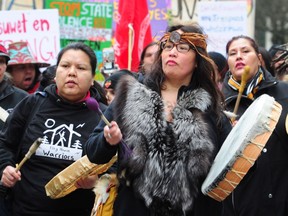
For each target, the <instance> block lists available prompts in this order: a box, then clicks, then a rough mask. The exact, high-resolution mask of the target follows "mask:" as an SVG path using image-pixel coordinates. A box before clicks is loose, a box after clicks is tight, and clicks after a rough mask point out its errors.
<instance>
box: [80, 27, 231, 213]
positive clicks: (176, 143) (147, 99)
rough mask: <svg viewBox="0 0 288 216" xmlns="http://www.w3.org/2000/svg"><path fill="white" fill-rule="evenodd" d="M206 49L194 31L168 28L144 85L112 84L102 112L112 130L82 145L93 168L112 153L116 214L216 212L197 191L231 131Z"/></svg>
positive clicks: (100, 130) (129, 80) (101, 128)
mask: <svg viewBox="0 0 288 216" xmlns="http://www.w3.org/2000/svg"><path fill="white" fill-rule="evenodd" d="M206 46H207V44H206V35H204V34H203V33H202V30H201V28H200V27H199V26H198V25H196V24H193V25H175V26H172V27H169V29H168V31H167V32H166V33H165V35H164V36H163V37H162V38H161V40H160V41H159V48H160V49H159V52H158V53H157V56H156V61H155V63H154V66H153V70H152V72H151V73H149V75H147V77H145V80H144V85H143V84H141V83H139V82H137V80H135V78H134V77H132V76H124V77H122V78H121V80H120V82H118V85H117V90H116V97H115V98H114V101H113V103H112V104H111V105H110V106H109V108H108V110H107V112H105V116H106V117H107V119H108V120H110V121H111V126H110V127H108V126H105V123H104V122H101V123H99V125H98V126H97V127H96V128H95V130H94V132H93V133H92V134H91V135H90V138H89V139H88V141H87V143H86V145H84V146H85V151H86V153H87V156H88V158H89V159H90V161H91V162H94V163H97V164H103V163H107V162H108V161H109V160H110V159H111V158H112V156H114V155H115V154H116V153H117V152H118V156H119V164H118V178H119V181H120V186H119V188H118V196H117V198H116V200H115V203H114V215H121V216H123V215H125V216H130V215H131V216H132V215H133V216H135V215H137V216H139V215H140V216H142V215H143V216H144V215H145V216H146V215H147V216H148V215H161V216H163V215H165V216H169V215H173V216H178V215H179V216H181V215H205V216H207V215H214V216H215V215H217V214H218V213H219V214H220V211H221V206H220V203H218V202H217V201H214V200H212V199H211V198H209V197H206V196H204V195H202V194H201V192H200V187H201V183H202V181H203V180H204V179H205V176H206V175H207V173H208V171H209V168H210V166H211V163H212V161H213V159H214V157H215V155H216V153H217V151H218V150H219V148H220V146H221V144H222V143H223V141H224V139H225V138H226V136H227V134H228V133H229V132H230V129H231V126H230V122H229V121H228V119H227V118H226V117H224V116H223V114H222V107H221V104H222V103H221V102H222V97H221V93H219V90H218V88H217V85H216V83H215V81H214V80H215V79H214V77H215V73H214V71H213V66H212V64H211V61H212V60H211V59H210V58H209V57H208V55H207V51H206ZM112 120H114V121H112ZM116 122H117V123H116ZM219 214H218V215H219Z"/></svg>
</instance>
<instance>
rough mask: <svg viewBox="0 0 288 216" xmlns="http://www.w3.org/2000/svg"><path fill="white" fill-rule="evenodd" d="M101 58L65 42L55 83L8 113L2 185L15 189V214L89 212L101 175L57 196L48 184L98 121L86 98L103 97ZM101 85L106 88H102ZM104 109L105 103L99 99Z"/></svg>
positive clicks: (1, 150)
mask: <svg viewBox="0 0 288 216" xmlns="http://www.w3.org/2000/svg"><path fill="white" fill-rule="evenodd" d="M96 64H97V59H96V56H95V53H94V51H93V50H92V49H91V48H90V47H88V46H87V45H85V44H83V43H71V44H69V45H67V46H66V47H64V48H63V49H62V50H61V51H60V53H59V55H58V58H57V63H56V65H57V68H56V76H55V84H51V85H49V86H47V87H46V88H45V89H44V91H43V92H37V93H35V94H30V95H28V96H27V97H26V98H25V99H23V100H22V101H21V102H20V103H19V104H18V106H17V107H16V108H15V109H14V111H13V112H12V113H11V114H10V115H9V117H8V119H7V121H6V123H5V125H4V127H3V130H2V132H1V133H0V173H1V184H2V185H3V186H5V187H8V188H11V194H12V197H13V206H12V211H13V212H12V215H13V216H20V215H29V216H40V215H45V216H89V215H90V212H91V210H92V207H93V203H94V194H93V192H92V190H90V189H92V187H93V186H94V184H95V181H96V180H97V176H89V177H87V178H83V179H80V180H77V182H76V184H77V188H78V189H77V190H75V191H74V192H72V193H70V194H68V195H67V196H65V197H63V198H59V199H51V198H50V197H48V196H47V195H46V193H45V185H46V184H47V183H48V182H49V181H50V180H51V179H52V178H53V177H54V176H56V175H57V174H58V173H59V172H61V171H62V170H63V169H65V168H66V167H68V166H70V165H71V164H72V163H74V162H75V161H76V160H77V159H79V158H81V157H82V156H83V155H84V153H83V147H84V145H85V142H86V140H87V139H88V136H89V135H90V133H91V132H92V131H93V129H94V127H95V125H97V123H98V122H99V120H100V116H98V115H96V114H95V112H94V111H92V110H89V109H88V107H87V104H86V102H85V101H86V99H87V98H90V97H93V98H95V99H96V100H98V101H101V95H100V93H99V92H100V91H99V90H101V89H102V87H101V86H100V84H98V85H96V84H95V82H94V75H95V71H96ZM102 90H103V89H102ZM99 104H100V109H101V110H102V111H104V110H105V109H106V105H105V104H103V103H100V102H99ZM38 138H42V139H43V140H42V142H41V144H40V146H39V148H38V149H37V150H36V152H35V154H33V155H32V156H31V158H30V159H29V160H28V161H27V162H26V163H25V164H24V165H23V166H22V167H21V169H20V171H17V170H16V168H15V165H16V164H17V163H19V161H21V159H22V158H23V157H24V155H25V154H26V153H27V151H28V149H29V148H30V146H31V145H32V143H33V142H34V141H35V140H36V139H38Z"/></svg>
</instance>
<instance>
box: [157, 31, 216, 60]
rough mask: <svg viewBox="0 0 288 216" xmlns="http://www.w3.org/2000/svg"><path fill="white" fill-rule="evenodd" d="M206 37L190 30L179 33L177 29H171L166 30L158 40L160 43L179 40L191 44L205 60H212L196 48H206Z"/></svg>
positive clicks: (177, 41)
mask: <svg viewBox="0 0 288 216" xmlns="http://www.w3.org/2000/svg"><path fill="white" fill-rule="evenodd" d="M206 38H207V35H204V34H199V33H191V32H184V33H182V34H180V33H179V32H177V31H173V32H166V33H165V34H164V36H163V37H162V38H161V39H160V41H159V42H160V43H162V42H165V41H171V42H172V43H179V42H180V41H181V42H187V43H189V44H190V45H191V46H193V47H194V49H195V51H196V52H197V53H198V54H199V55H200V56H201V57H203V58H204V59H206V60H207V61H209V62H211V61H212V60H211V59H210V58H209V57H207V56H204V55H203V54H201V53H200V52H199V51H198V49H197V47H200V48H202V49H204V50H206V48H207V43H206Z"/></svg>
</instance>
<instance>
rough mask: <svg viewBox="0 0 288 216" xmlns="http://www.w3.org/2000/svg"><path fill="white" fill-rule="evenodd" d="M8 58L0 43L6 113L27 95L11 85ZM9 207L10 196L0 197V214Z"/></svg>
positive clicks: (1, 99) (0, 97) (0, 94)
mask: <svg viewBox="0 0 288 216" xmlns="http://www.w3.org/2000/svg"><path fill="white" fill-rule="evenodd" d="M9 60H10V57H9V55H8V52H7V50H6V48H5V47H4V46H3V45H2V44H0V106H1V107H2V108H3V109H4V110H5V111H6V112H7V113H11V112H12V110H13V108H14V107H15V106H16V105H17V104H18V103H19V102H20V101H21V100H22V99H23V98H25V97H26V96H27V95H28V93H27V92H26V91H23V90H22V89H19V88H17V87H15V86H13V84H12V82H11V80H10V79H11V77H10V75H9V74H8V73H6V68H7V64H8V61H9ZM4 117H5V118H6V116H5V115H4V116H1V121H0V130H1V129H2V127H3V125H4V122H5V118H4ZM0 187H1V186H0ZM0 190H1V189H0ZM11 208H12V207H11V197H0V215H1V216H9V215H11Z"/></svg>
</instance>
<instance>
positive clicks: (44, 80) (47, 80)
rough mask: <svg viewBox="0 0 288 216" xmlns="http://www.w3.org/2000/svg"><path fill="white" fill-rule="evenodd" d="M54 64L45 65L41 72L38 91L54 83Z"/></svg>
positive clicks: (55, 67)
mask: <svg viewBox="0 0 288 216" xmlns="http://www.w3.org/2000/svg"><path fill="white" fill-rule="evenodd" d="M56 69H57V66H56V65H52V66H49V67H47V68H46V69H45V70H44V71H43V72H42V74H41V79H40V86H39V88H38V90H39V91H43V90H44V89H45V88H46V87H47V86H48V85H50V84H53V83H55V81H54V78H55V74H56Z"/></svg>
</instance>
